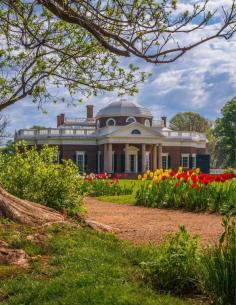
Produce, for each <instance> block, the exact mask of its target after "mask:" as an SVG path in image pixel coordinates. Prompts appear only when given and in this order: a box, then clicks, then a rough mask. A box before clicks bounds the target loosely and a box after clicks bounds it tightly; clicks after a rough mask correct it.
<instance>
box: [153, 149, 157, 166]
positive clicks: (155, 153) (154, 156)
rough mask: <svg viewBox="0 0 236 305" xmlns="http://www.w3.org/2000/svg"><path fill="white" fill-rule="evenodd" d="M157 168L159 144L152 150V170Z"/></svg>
mask: <svg viewBox="0 0 236 305" xmlns="http://www.w3.org/2000/svg"><path fill="white" fill-rule="evenodd" d="M156 169H157V146H156V144H154V145H153V151H152V170H153V171H155V170H156Z"/></svg>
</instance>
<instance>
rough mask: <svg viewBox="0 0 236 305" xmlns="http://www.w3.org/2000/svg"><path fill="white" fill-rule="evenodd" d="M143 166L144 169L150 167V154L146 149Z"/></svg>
mask: <svg viewBox="0 0 236 305" xmlns="http://www.w3.org/2000/svg"><path fill="white" fill-rule="evenodd" d="M145 167H146V170H149V169H150V154H149V151H146V153H145Z"/></svg>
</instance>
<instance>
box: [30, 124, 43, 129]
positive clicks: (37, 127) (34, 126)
mask: <svg viewBox="0 0 236 305" xmlns="http://www.w3.org/2000/svg"><path fill="white" fill-rule="evenodd" d="M31 128H32V129H46V127H44V126H40V125H33V126H32V127H31Z"/></svg>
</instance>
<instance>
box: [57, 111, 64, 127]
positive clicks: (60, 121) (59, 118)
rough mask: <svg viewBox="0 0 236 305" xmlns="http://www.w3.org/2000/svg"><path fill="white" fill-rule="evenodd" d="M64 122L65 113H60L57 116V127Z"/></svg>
mask: <svg viewBox="0 0 236 305" xmlns="http://www.w3.org/2000/svg"><path fill="white" fill-rule="evenodd" d="M64 122H65V114H64V113H61V114H59V115H58V116H57V127H59V126H61V125H63V124H64Z"/></svg>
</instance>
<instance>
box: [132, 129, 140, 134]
mask: <svg viewBox="0 0 236 305" xmlns="http://www.w3.org/2000/svg"><path fill="white" fill-rule="evenodd" d="M131 134H141V131H140V130H138V129H134V130H132V131H131Z"/></svg>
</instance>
